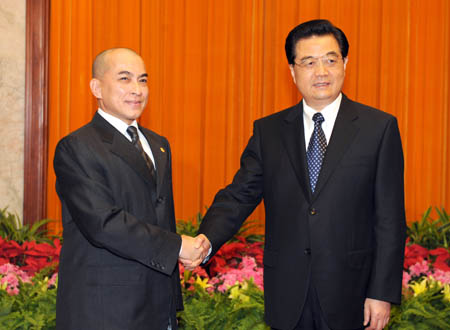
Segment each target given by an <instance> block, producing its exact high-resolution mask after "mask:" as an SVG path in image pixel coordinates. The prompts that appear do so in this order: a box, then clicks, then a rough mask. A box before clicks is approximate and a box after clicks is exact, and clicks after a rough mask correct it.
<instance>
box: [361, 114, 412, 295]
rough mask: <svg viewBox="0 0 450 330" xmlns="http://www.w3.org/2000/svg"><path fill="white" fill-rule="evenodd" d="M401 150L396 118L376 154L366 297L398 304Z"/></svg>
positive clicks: (402, 208) (402, 220)
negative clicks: (372, 236) (372, 242)
mask: <svg viewBox="0 0 450 330" xmlns="http://www.w3.org/2000/svg"><path fill="white" fill-rule="evenodd" d="M403 166H404V165H403V151H402V145H401V140H400V132H399V129H398V126H397V121H396V120H395V118H392V120H391V121H390V122H389V123H388V125H387V127H386V130H385V132H384V136H383V139H382V142H381V145H380V150H379V153H378V163H377V172H376V178H375V226H374V233H375V250H374V262H373V265H372V273H371V278H370V283H369V288H368V291H367V292H368V293H367V297H369V298H373V299H378V300H383V301H388V302H391V303H397V304H398V303H400V300H401V286H402V275H403V258H404V248H405V238H406V220H405V205H404V177H403V176H404V174H403Z"/></svg>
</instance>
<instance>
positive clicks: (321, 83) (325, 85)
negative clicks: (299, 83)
mask: <svg viewBox="0 0 450 330" xmlns="http://www.w3.org/2000/svg"><path fill="white" fill-rule="evenodd" d="M330 85H331V83H329V82H326V81H322V82H317V83H315V84H313V86H314V87H315V88H326V87H328V86H330Z"/></svg>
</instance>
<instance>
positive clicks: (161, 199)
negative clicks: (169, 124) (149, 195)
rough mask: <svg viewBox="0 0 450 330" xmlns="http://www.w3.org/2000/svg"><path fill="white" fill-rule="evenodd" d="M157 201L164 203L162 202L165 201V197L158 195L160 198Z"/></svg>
mask: <svg viewBox="0 0 450 330" xmlns="http://www.w3.org/2000/svg"><path fill="white" fill-rule="evenodd" d="M156 201H157V202H158V203H162V202H164V197H158V199H157V200H156Z"/></svg>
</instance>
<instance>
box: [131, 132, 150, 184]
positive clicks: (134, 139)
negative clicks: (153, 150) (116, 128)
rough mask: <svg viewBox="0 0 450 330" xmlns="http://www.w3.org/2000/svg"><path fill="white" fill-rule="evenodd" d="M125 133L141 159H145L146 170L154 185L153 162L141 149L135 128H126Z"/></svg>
mask: <svg viewBox="0 0 450 330" xmlns="http://www.w3.org/2000/svg"><path fill="white" fill-rule="evenodd" d="M127 133H128V135H129V136H130V137H131V143H132V144H133V145H134V146H135V147H136V149H137V150H139V152H140V153H141V155H142V157H144V159H145V163H146V164H147V167H148V169H149V170H150V175H151V176H152V179H153V182H154V183H155V184H156V171H155V167H154V166H153V162H152V160H151V159H150V157H149V156H148V155H147V153H146V152H145V151H144V148H142V144H141V141H140V140H139V135H138V132H137V128H136V127H134V126H128V128H127Z"/></svg>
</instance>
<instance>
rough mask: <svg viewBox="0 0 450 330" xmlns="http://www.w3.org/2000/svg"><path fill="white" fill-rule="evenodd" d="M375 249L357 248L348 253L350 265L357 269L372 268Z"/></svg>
mask: <svg viewBox="0 0 450 330" xmlns="http://www.w3.org/2000/svg"><path fill="white" fill-rule="evenodd" d="M372 260H373V250H372V249H368V250H355V251H350V252H349V253H348V261H349V264H350V267H352V268H355V269H364V268H370V267H371V266H372Z"/></svg>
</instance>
